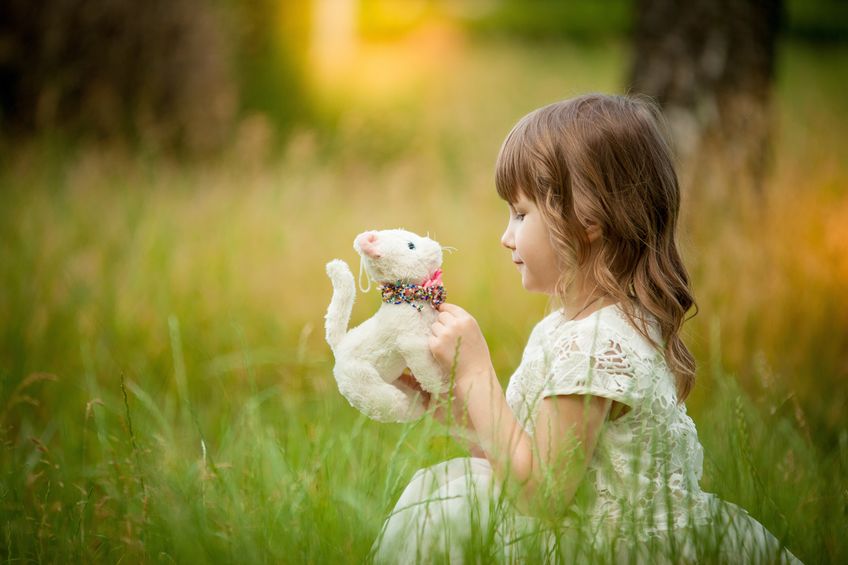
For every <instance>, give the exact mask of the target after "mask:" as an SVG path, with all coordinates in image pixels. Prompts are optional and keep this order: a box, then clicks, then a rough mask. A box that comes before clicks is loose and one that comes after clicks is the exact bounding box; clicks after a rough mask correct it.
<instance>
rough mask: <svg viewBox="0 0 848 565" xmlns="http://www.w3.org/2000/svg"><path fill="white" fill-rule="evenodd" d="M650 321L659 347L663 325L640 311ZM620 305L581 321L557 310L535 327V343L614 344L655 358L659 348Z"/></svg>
mask: <svg viewBox="0 0 848 565" xmlns="http://www.w3.org/2000/svg"><path fill="white" fill-rule="evenodd" d="M637 315H638V316H641V317H642V318H643V319H644V320H645V321H646V322H647V329H648V334H649V335H650V336H651V338H652V339H653V340H654V341H655V342H656V343H658V344H661V343H662V337H661V333H660V328H659V324H658V323H657V320H656V318H654V316H652V315H651V314H649V313H643V312H642V311H638V312H637ZM634 323H636V324H638V323H640V321H639V320H638V319H636V320H633V321H631V320H630V319H629V318H628V316H627V314H626V313H625V312H624V310H623V309H622V307H621V305H620V304H619V303H614V304H609V305H607V306H604V307H602V308H599V309H598V310H595V311H594V312H592V313H591V314H589V315H588V316H586V317H584V318H580V319H578V320H568V319H567V318H566V317H565V315H564V314H563V313H562V310H561V309H557V310H555V311H553V312H551V313H550V314H548V315H547V316H545V317H544V318H543V319H542V320H541V321H540V322H539V323H538V324H536V327H535V328H533V333H532V334H531V341H536V342H537V343H538V344H539V345H542V346H543V347H544V346H545V345H554V344H557V343H561V342H562V341H564V340H565V341H573V342H575V343H576V344H580V345H582V346H583V347H581V349H585V347H587V346H590V345H595V346H596V347H601V346H603V347H609V346H610V345H612V346H613V347H615V348H618V349H620V350H621V351H626V352H628V353H631V354H637V355H639V356H645V357H651V356H653V355H654V354H656V352H657V350H656V348H655V347H654V346H653V345H652V344H651V342H650V341H649V340H648V339H646V338H645V336H643V335H642V334H641V333H640V332H639V330H637V329H636V327H635V326H634Z"/></svg>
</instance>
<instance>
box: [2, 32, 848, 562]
mask: <svg viewBox="0 0 848 565" xmlns="http://www.w3.org/2000/svg"><path fill="white" fill-rule="evenodd" d="M452 45H453V46H452V47H451V49H453V51H451V53H450V55H451V56H450V57H449V60H448V62H447V63H446V64H445V65H443V66H433V67H427V66H426V65H425V66H424V67H422V68H423V70H422V71H421V72H420V73H419V74H413V75H411V76H408V77H406V82H403V83H399V84H395V85H392V86H391V88H387V90H385V91H369V90H368V88H369V87H368V85H367V84H365V85H363V84H360V85H355V86H354V87H352V88H351V89H350V91H349V92H348V93H347V95H346V96H342V94H341V93H336V95H332V93H331V95H328V96H327V98H328V99H331V100H335V101H336V102H335V103H336V105H337V106H336V110H335V111H336V112H337V116H338V119H337V121H336V124H335V126H334V127H335V129H334V131H333V136H332V137H330V136H328V134H327V132H321V131H318V132H313V131H307V130H305V131H301V132H299V133H298V134H296V135H295V136H294V137H293V138H292V140H291V142H290V143H289V145H288V147H287V150H286V152H285V153H284V154H283V155H281V156H279V157H263V155H267V154H268V153H267V151H266V150H265V149H266V148H265V147H264V146H263V137H262V136H261V135H259V134H257V133H256V131H254V130H251V129H250V128H249V127H246V128H243V131H241V133H240V134H239V136H238V138H237V139H235V140H234V144H233V149H232V151H231V152H230V153H229V154H227V155H225V156H224V157H223V158H222V159H220V160H219V161H216V162H214V163H205V164H198V165H194V166H189V167H186V166H180V165H177V164H174V163H172V162H169V161H167V160H165V159H159V158H156V159H153V158H149V157H145V156H139V155H128V154H126V153H125V152H123V151H121V150H120V149H116V148H109V147H99V146H91V147H67V146H65V145H64V144H62V143H61V142H55V143H50V142H48V141H45V140H40V141H37V142H32V143H28V144H24V145H22V146H18V147H7V148H5V149H6V151H4V162H3V167H2V170H0V194H2V207H0V288H2V293H0V383H1V384H0V424H2V435H0V437H2V440H3V444H2V451H0V454H2V455H0V477H2V478H0V530H2V531H0V556H2V558H3V559H4V560H7V561H37V562H43V561H47V562H68V561H106V562H116V561H124V562H137V561H157V562H158V561H162V562H168V561H171V560H173V561H177V562H195V561H198V562H202V561H209V562H221V561H224V562H227V561H249V562H279V561H294V562H301V561H307V562H360V561H362V560H363V559H364V558H365V556H366V555H367V553H368V549H369V547H370V546H371V543H372V542H373V540H374V539H375V538H376V536H377V533H378V531H379V528H380V525H381V524H382V521H383V519H384V518H385V516H386V515H387V514H388V512H389V511H390V509H391V508H392V506H393V505H394V502H395V501H396V500H397V497H398V495H399V494H400V492H401V490H402V489H403V487H404V486H405V485H406V484H407V482H408V481H409V479H410V477H411V476H412V474H413V473H414V472H415V470H416V469H418V468H420V467H423V466H426V465H430V464H434V463H437V462H439V461H442V460H444V459H447V458H450V457H454V456H458V455H462V451H461V450H460V449H459V447H458V446H457V445H455V444H454V443H453V442H452V441H451V440H450V439H448V437H446V435H445V433H444V430H440V429H439V428H438V427H437V426H434V425H433V423H432V421H430V420H424V421H422V422H419V423H418V424H416V425H415V426H399V425H384V424H377V423H375V422H371V421H367V420H365V419H364V418H363V417H362V416H360V415H359V414H358V413H357V412H355V411H354V410H353V409H352V408H350V406H349V405H348V404H347V402H346V401H345V400H344V399H343V398H342V397H341V396H340V395H339V394H338V392H337V390H336V388H335V383H334V381H333V379H332V373H331V367H332V358H331V355H330V352H329V348H328V347H327V346H326V343H324V341H323V326H322V323H323V320H322V317H323V314H324V312H325V309H326V305H327V303H328V301H329V297H330V293H331V288H330V284H329V281H328V280H327V279H326V275H325V273H324V265H325V263H326V262H327V261H328V260H330V259H332V258H335V257H339V258H342V259H345V260H347V261H348V262H349V264H351V266H352V267H353V268H354V269H356V267H357V264H356V261H355V254H354V252H353V250H352V247H351V245H352V240H353V237H354V236H355V235H356V234H357V233H359V232H361V231H363V230H365V229H369V228H382V227H401V226H402V227H406V228H408V229H411V230H414V231H419V232H422V233H423V232H428V231H429V232H430V234H431V235H433V236H434V237H435V238H436V239H438V240H439V241H440V242H441V243H442V244H444V245H452V246H454V247H456V248H458V251H457V252H456V253H454V254H452V255H448V256H447V257H446V259H445V282H446V285H447V287H448V292H449V298H450V300H451V301H452V302H456V303H457V304H460V305H461V306H463V307H465V308H467V309H468V310H469V311H471V312H472V313H473V314H474V315H475V316H476V317H477V319H478V320H479V322H480V325H481V327H482V328H483V330H484V333H485V335H486V337H487V340H488V342H489V345H490V349H491V351H492V354H493V361H494V364H495V367H496V369H497V371H498V374H499V377H500V379H501V381H502V382H503V383H504V384H505V383H506V381H507V379H508V378H509V374H510V372H511V371H512V370H513V369H514V368H515V367H516V366H517V364H518V361H519V359H520V355H521V351H522V348H523V345H524V343H525V341H526V339H527V336H528V334H529V330H530V329H531V328H532V326H533V324H534V323H535V322H536V321H538V320H539V319H540V318H541V317H542V315H543V311H544V306H545V300H544V298H543V297H540V296H535V295H529V294H527V293H525V292H524V291H523V290H522V289H521V286H520V281H519V280H518V279H517V277H516V276H515V272H514V269H513V267H512V265H511V263H510V262H509V261H507V255H506V251H505V250H503V249H501V248H499V244H498V239H499V236H500V233H501V231H502V228H503V226H504V220H505V219H506V214H507V212H506V210H505V208H504V206H503V204H502V203H501V202H499V201H498V199H497V197H496V196H495V194H494V189H493V184H492V166H493V163H494V158H495V155H496V153H497V149H498V147H499V145H500V142H501V140H502V137H503V136H504V135H505V134H506V132H507V131H508V130H509V128H510V127H511V125H512V124H513V123H514V121H515V120H517V119H518V118H519V117H520V116H521V115H523V114H524V113H526V112H527V111H529V110H531V109H533V108H535V107H537V106H539V105H541V104H543V103H546V102H549V101H552V100H555V99H558V98H561V97H564V96H568V95H572V94H576V93H579V92H583V91H587V90H604V91H615V90H617V89H618V87H619V86H618V85H619V82H618V81H619V78H620V77H621V76H623V69H624V65H626V63H627V57H626V52H625V50H624V49H623V48H622V46H621V45H619V44H616V43H610V44H603V45H595V46H590V45H584V46H580V47H576V46H573V45H569V44H548V45H521V44H513V43H501V42H490V43H483V44H465V43H457V44H452ZM781 53H782V60H781V67H780V74H779V76H780V81H779V84H778V88H777V115H778V117H779V119H780V127H779V137H778V139H777V146H776V151H777V157H778V158H777V159H776V162H777V163H778V165H777V169H776V171H775V175H774V178H773V179H771V180H770V184H769V191H770V203H769V206H768V208H767V209H766V211H765V212H764V213H763V214H761V215H759V216H757V215H755V214H754V213H753V212H752V211H750V210H745V209H743V210H739V211H737V212H738V213H737V214H736V215H734V221H730V220H729V219H728V217H725V216H723V215H721V214H717V213H715V214H698V213H693V214H689V215H688V216H687V217H688V218H689V219H688V220H687V223H686V224H685V225H684V226H683V227H682V236H681V242H682V245H683V251H684V255H685V258H686V261H687V264H688V265H689V266H690V269H691V271H692V274H693V279H694V281H693V283H694V284H693V286H694V289H695V294H696V297H697V298H698V300H699V303H700V306H701V314H700V315H699V316H698V317H697V318H695V320H693V321H692V322H690V323H689V325H688V326H687V334H686V339H687V343H688V344H689V346H690V347H691V348H692V350H693V351H694V353H695V355H696V358H697V360H698V363H699V370H698V383H697V385H696V388H695V392H694V393H693V395H692V397H691V400H690V401H689V402H688V405H689V408H690V413H691V414H692V415H693V417H694V419H695V421H696V423H697V425H698V430H699V433H700V437H701V441H702V443H703V444H704V448H705V453H706V457H705V473H704V478H703V481H702V486H703V488H704V489H705V490H707V491H710V492H715V493H716V494H718V495H720V496H721V497H723V498H725V499H727V500H729V501H731V502H735V503H737V504H739V505H741V506H742V507H744V508H746V509H748V510H749V512H750V513H751V514H752V515H753V516H755V517H756V518H757V519H759V520H760V521H761V522H762V523H763V524H764V525H765V526H766V527H768V528H769V529H770V530H771V531H772V532H774V533H775V534H776V535H778V536H784V535H785V539H786V542H787V543H788V545H789V547H790V548H791V549H792V550H793V552H794V553H795V554H796V555H797V556H799V557H800V558H801V559H802V560H804V561H805V562H808V563H815V562H843V561H845V560H846V559H848V542H846V541H845V538H844V535H843V532H844V531H845V530H846V529H848V494H846V493H848V490H846V488H848V487H846V482H845V479H844V477H845V476H848V434H846V431H845V429H846V426H845V423H846V421H845V417H844V415H843V414H844V407H845V399H846V390H845V386H844V382H845V377H846V369H845V361H844V351H845V347H846V342H845V337H844V336H845V335H848V331H846V329H848V317H846V314H845V308H844V297H843V293H844V290H843V289H844V288H845V285H846V284H848V262H846V261H845V256H846V254H845V251H846V247H845V241H848V232H846V231H845V227H844V226H845V225H848V200H846V194H845V190H844V187H845V186H846V181H848V171H846V163H848V159H845V155H846V149H848V144H846V141H845V137H844V135H842V133H841V132H842V131H844V129H845V127H846V126H848V113H846V106H845V104H844V102H843V101H842V100H841V98H840V94H841V91H840V87H841V85H842V84H844V81H842V80H839V77H840V76H842V75H844V74H845V72H844V69H846V68H848V65H846V64H845V63H846V59H848V52H846V50H845V49H844V48H832V49H829V50H826V51H810V50H808V49H805V48H800V47H798V46H793V45H787V46H784V47H783V48H782V50H781ZM345 92H347V91H345ZM260 129H261V128H260ZM695 212H697V211H695ZM376 303H377V298H376V296H374V295H373V294H372V295H368V296H364V295H361V294H360V295H359V297H358V302H357V304H356V307H355V310H354V316H353V320H354V323H357V322H358V321H361V320H363V319H364V318H365V317H367V316H369V315H370V313H371V312H372V311H373V310H374V308H375V307H376Z"/></svg>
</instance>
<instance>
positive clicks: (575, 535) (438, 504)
mask: <svg viewBox="0 0 848 565" xmlns="http://www.w3.org/2000/svg"><path fill="white" fill-rule="evenodd" d="M704 495H705V496H708V497H710V499H711V504H712V505H713V507H714V508H715V520H714V522H713V523H711V524H709V525H706V526H700V527H699V528H698V532H697V533H698V534H699V535H696V536H692V535H690V534H691V530H685V531H684V530H679V531H675V532H674V535H673V536H667V535H665V534H662V533H660V534H658V535H654V536H649V537H647V538H646V539H645V541H644V542H643V541H641V540H640V541H639V542H634V541H632V539H627V538H621V537H618V539H614V540H613V542H612V543H609V542H604V541H602V540H607V539H608V538H606V537H604V535H603V533H602V532H601V531H599V530H597V529H595V530H592V529H590V528H587V527H585V526H584V527H582V528H577V527H571V526H569V525H568V524H564V525H563V526H562V527H559V526H558V527H557V528H556V532H553V531H552V530H550V529H548V528H545V527H543V526H542V525H541V524H540V522H539V521H538V520H537V519H535V518H532V517H528V516H523V515H521V514H519V513H518V512H517V511H516V510H514V509H513V508H512V507H511V506H510V505H509V504H508V503H507V501H506V499H505V498H504V497H502V496H501V491H500V488H499V485H498V484H497V481H496V479H495V477H494V473H493V470H492V467H491V465H490V463H489V461H488V460H486V459H482V458H477V457H470V458H469V457H458V458H455V459H450V460H448V461H443V462H441V463H438V464H436V465H433V466H431V467H426V468H424V469H419V470H418V471H416V473H415V474H414V475H413V477H412V479H411V480H410V482H409V484H408V485H407V486H406V488H405V489H404V491H403V493H402V494H401V495H400V498H399V499H398V501H397V503H396V504H395V507H394V509H393V510H392V511H391V513H390V514H389V516H388V517H387V518H386V520H385V521H384V523H383V526H382V528H381V531H380V534H379V536H378V537H377V539H376V540H375V541H374V543H373V545H372V547H371V554H370V557H372V558H373V562H374V563H376V564H389V563H391V564H396V563H397V564H404V565H407V564H412V563H445V562H447V563H452V564H462V563H476V562H484V563H527V562H530V563H537V562H540V563H574V562H577V563H596V562H599V561H600V562H612V563H618V562H621V563H632V562H634V561H635V562H639V563H656V562H669V563H670V562H679V561H685V562H698V561H703V560H704V558H705V556H712V557H713V558H718V559H720V560H723V561H729V562H736V561H739V560H740V559H741V560H742V561H744V562H746V563H800V561H798V560H797V559H796V558H795V556H794V555H792V553H790V552H789V551H788V550H787V549H785V548H784V547H783V546H782V544H780V542H779V541H778V540H777V539H776V538H775V537H774V536H773V535H772V534H771V533H770V532H769V531H768V530H767V529H766V528H765V527H763V526H762V524H760V523H759V522H758V521H757V520H755V519H754V518H753V517H751V516H750V515H749V514H748V513H747V512H746V511H745V510H744V509H742V508H740V507H738V506H736V505H735V504H732V503H729V502H725V501H721V500H720V499H718V498H717V497H714V496H713V495H709V494H707V493H704ZM704 540H711V541H712V545H711V546H710V547H706V545H710V544H709V543H707V544H705V543H704ZM599 541H601V543H597V542H599ZM599 548H600V549H599ZM717 553H718V555H717ZM710 560H712V559H710Z"/></svg>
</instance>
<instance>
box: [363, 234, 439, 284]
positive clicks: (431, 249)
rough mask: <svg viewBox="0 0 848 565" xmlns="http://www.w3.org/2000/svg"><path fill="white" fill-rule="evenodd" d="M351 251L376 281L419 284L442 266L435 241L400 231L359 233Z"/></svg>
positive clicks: (437, 244)
mask: <svg viewBox="0 0 848 565" xmlns="http://www.w3.org/2000/svg"><path fill="white" fill-rule="evenodd" d="M353 248H354V249H355V250H356V252H357V253H359V255H360V257H362V261H363V264H364V265H365V271H366V272H367V273H368V276H369V277H370V278H371V279H372V280H374V281H376V282H396V281H402V282H407V283H414V284H420V283H422V282H423V281H426V280H427V279H428V278H429V277H430V276H431V275H432V274H433V273H434V272H435V271H436V270H437V269H438V268H439V267H440V266H441V265H442V246H441V245H439V243H438V242H436V241H433V240H432V239H430V238H429V237H422V236H420V235H418V234H415V233H412V232H409V231H406V230H401V229H396V230H381V231H367V232H364V233H361V234H359V235H358V236H356V239H354V241H353Z"/></svg>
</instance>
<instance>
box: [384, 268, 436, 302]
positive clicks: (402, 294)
mask: <svg viewBox="0 0 848 565" xmlns="http://www.w3.org/2000/svg"><path fill="white" fill-rule="evenodd" d="M380 292H381V294H382V296H383V302H385V303H386V304H402V303H404V302H406V303H407V304H409V305H410V306H412V307H413V308H415V309H416V310H418V311H419V312H420V311H421V309H422V308H424V305H423V304H415V302H416V301H417V302H429V303H430V304H432V306H433V308H435V307H436V306H438V305H439V304H442V303H443V302H444V301H445V298H446V297H447V295H448V293H447V292H446V291H445V287H444V285H443V284H442V270H441V269H437V270H436V272H435V273H433V274H432V275H430V278H429V279H427V280H426V281H424V283H423V284H412V283H403V282H401V281H397V282H395V283H382V284H381V285H380Z"/></svg>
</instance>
